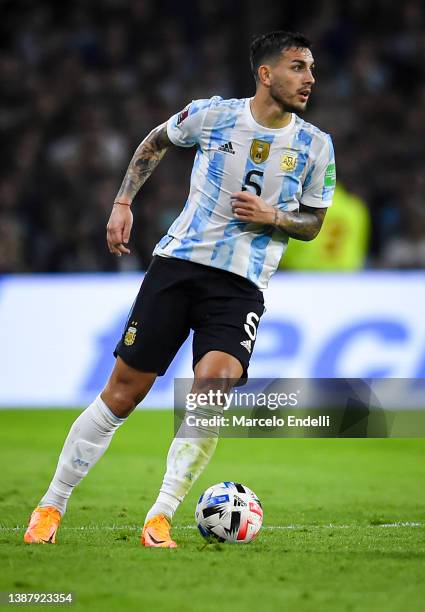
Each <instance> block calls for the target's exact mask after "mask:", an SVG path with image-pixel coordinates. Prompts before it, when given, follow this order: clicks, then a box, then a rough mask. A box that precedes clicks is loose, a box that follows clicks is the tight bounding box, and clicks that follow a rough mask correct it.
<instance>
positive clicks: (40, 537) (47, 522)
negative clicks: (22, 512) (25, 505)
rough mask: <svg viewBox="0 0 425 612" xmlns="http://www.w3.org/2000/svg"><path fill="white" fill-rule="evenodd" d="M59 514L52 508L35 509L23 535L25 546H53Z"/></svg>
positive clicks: (59, 519) (59, 518)
mask: <svg viewBox="0 0 425 612" xmlns="http://www.w3.org/2000/svg"><path fill="white" fill-rule="evenodd" d="M60 521H61V513H60V512H59V510H56V508H54V507H53V506H46V507H45V508H40V507H38V508H36V509H35V510H34V512H33V513H32V514H31V518H30V523H29V525H28V529H27V530H26V532H25V535H24V542H25V543H26V544H55V543H56V532H57V530H58V527H59V523H60Z"/></svg>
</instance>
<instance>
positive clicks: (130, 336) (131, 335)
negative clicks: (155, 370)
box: [124, 321, 137, 346]
mask: <svg viewBox="0 0 425 612" xmlns="http://www.w3.org/2000/svg"><path fill="white" fill-rule="evenodd" d="M135 325H137V323H136V322H135V321H132V322H131V325H130V327H129V328H128V329H127V331H126V332H125V336H124V344H125V345H126V346H131V345H132V344H134V341H135V340H136V334H137V327H134V326H135Z"/></svg>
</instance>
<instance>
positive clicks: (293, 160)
mask: <svg viewBox="0 0 425 612" xmlns="http://www.w3.org/2000/svg"><path fill="white" fill-rule="evenodd" d="M297 161H298V154H297V153H296V152H295V151H292V150H291V149H289V150H287V151H284V153H283V155H282V157H281V160H280V169H281V170H283V171H284V172H292V170H295V168H296V166H297Z"/></svg>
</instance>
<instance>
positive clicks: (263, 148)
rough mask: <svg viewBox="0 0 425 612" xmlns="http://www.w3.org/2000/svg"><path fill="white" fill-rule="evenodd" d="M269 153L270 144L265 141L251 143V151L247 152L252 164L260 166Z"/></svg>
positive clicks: (255, 140)
mask: <svg viewBox="0 0 425 612" xmlns="http://www.w3.org/2000/svg"><path fill="white" fill-rule="evenodd" d="M269 153H270V143H269V142H266V141H265V140H257V139H256V138H255V139H254V140H253V141H252V145H251V150H250V152H249V154H250V156H251V159H252V161H253V162H254V164H262V163H263V162H265V161H266V159H267V158H268V156H269Z"/></svg>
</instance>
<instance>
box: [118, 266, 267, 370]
mask: <svg viewBox="0 0 425 612" xmlns="http://www.w3.org/2000/svg"><path fill="white" fill-rule="evenodd" d="M263 312H264V300H263V294H262V292H261V291H260V290H259V289H258V288H257V287H256V286H255V285H254V284H253V283H251V282H250V281H249V280H247V279H245V278H243V277H242V276H238V275H236V274H232V273H231V272H226V271H225V270H220V269H218V268H212V267H210V266H204V265H201V264H197V263H193V262H191V261H186V260H184V259H176V258H173V257H167V258H165V257H154V258H153V260H152V263H151V265H150V266H149V268H148V271H147V272H146V275H145V277H144V279H143V282H142V285H141V287H140V291H139V293H138V295H137V298H136V301H135V302H134V304H133V307H132V309H131V311H130V314H129V317H128V319H127V323H126V325H125V328H124V332H123V335H122V337H121V340H120V341H119V342H118V344H117V347H116V349H115V351H114V355H115V357H116V356H117V355H119V356H120V357H121V358H122V359H123V360H124V361H125V363H126V364H127V365H129V366H131V367H133V368H135V369H137V370H140V371H142V372H156V373H157V374H158V375H160V376H162V375H163V374H165V372H166V370H167V368H168V366H169V365H170V363H171V362H172V360H173V359H174V356H175V355H176V353H177V351H178V350H179V348H180V347H181V345H182V344H183V342H184V341H185V340H186V338H187V337H188V335H189V332H190V330H191V329H193V331H194V335H193V368H194V367H195V365H196V364H197V363H198V361H199V360H200V359H201V358H202V357H203V355H205V354H206V353H208V351H223V352H225V353H229V354H230V355H233V356H234V357H236V358H237V359H238V360H239V361H240V363H241V364H242V367H243V375H242V378H247V375H248V365H249V360H250V358H251V354H252V350H253V348H254V343H255V338H256V335H257V326H258V322H259V320H260V317H261V315H262V314H263Z"/></svg>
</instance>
